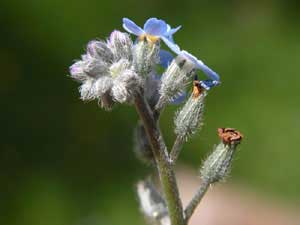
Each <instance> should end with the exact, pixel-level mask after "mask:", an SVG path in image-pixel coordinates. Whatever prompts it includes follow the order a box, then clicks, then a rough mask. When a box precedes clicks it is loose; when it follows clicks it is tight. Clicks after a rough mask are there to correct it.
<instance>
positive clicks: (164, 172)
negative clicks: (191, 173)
mask: <svg viewBox="0 0 300 225" xmlns="http://www.w3.org/2000/svg"><path fill="white" fill-rule="evenodd" d="M135 108H136V110H137V112H138V114H139V116H140V119H141V120H142V122H143V124H144V127H145V130H146V133H147V136H148V139H149V141H150V145H151V148H152V151H153V155H154V157H155V161H156V164H157V167H158V173H159V177H160V180H161V184H162V188H163V192H164V195H165V198H166V203H167V207H168V212H169V216H170V219H171V224H172V225H184V217H183V208H182V203H181V200H180V197H179V191H178V186H177V181H176V178H175V174H174V171H173V169H172V166H171V164H170V163H169V156H168V152H167V147H166V145H165V143H164V140H163V137H162V136H161V133H160V130H159V128H158V127H157V123H156V122H155V120H154V117H153V115H152V112H151V110H150V107H149V105H148V104H147V102H146V101H145V99H144V97H143V96H142V95H141V94H140V93H138V94H137V95H136V98H135Z"/></svg>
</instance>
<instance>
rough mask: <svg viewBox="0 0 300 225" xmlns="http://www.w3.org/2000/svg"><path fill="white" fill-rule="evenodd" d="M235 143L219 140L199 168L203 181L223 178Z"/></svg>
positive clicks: (229, 163)
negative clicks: (225, 142)
mask: <svg viewBox="0 0 300 225" xmlns="http://www.w3.org/2000/svg"><path fill="white" fill-rule="evenodd" d="M236 146H237V145H230V144H224V143H223V142H221V143H220V144H219V145H217V147H216V148H215V150H214V151H213V152H212V153H211V155H209V156H208V158H207V159H206V160H205V161H204V163H203V166H202V168H201V170H200V176H201V178H202V180H203V181H205V182H208V183H215V182H219V181H221V180H223V179H225V178H226V177H227V176H228V174H229V172H230V168H231V164H232V158H233V154H234V152H235V149H236Z"/></svg>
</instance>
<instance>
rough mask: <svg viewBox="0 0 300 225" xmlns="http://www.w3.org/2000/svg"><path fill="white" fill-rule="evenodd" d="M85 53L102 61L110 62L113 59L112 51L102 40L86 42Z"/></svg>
mask: <svg viewBox="0 0 300 225" xmlns="http://www.w3.org/2000/svg"><path fill="white" fill-rule="evenodd" d="M86 51H87V54H88V55H89V56H90V57H92V58H97V59H98V60H99V59H100V60H101V61H103V62H106V63H111V62H112V61H113V59H114V55H113V52H112V51H111V49H110V48H109V47H108V45H107V44H106V43H105V42H103V41H96V40H92V41H90V42H89V43H88V44H87V48H86Z"/></svg>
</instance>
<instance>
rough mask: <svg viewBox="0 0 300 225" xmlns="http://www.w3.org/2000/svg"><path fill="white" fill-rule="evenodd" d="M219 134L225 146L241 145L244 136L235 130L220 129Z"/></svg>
mask: <svg viewBox="0 0 300 225" xmlns="http://www.w3.org/2000/svg"><path fill="white" fill-rule="evenodd" d="M218 134H219V137H220V138H221V140H222V141H223V143H224V144H239V143H240V142H241V140H242V138H243V135H242V134H241V133H240V132H239V131H237V130H235V129H234V128H219V129H218Z"/></svg>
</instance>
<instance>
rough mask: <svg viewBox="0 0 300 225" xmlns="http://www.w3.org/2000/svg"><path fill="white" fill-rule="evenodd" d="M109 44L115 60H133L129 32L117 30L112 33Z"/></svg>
mask: <svg viewBox="0 0 300 225" xmlns="http://www.w3.org/2000/svg"><path fill="white" fill-rule="evenodd" d="M107 46H108V47H109V48H110V49H111V51H112V52H113V55H114V60H115V61H118V60H120V59H127V60H132V46H133V43H132V40H131V39H130V37H129V35H128V34H127V33H123V32H120V31H118V30H115V31H113V32H112V33H111V35H110V37H109V39H108V41H107Z"/></svg>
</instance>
